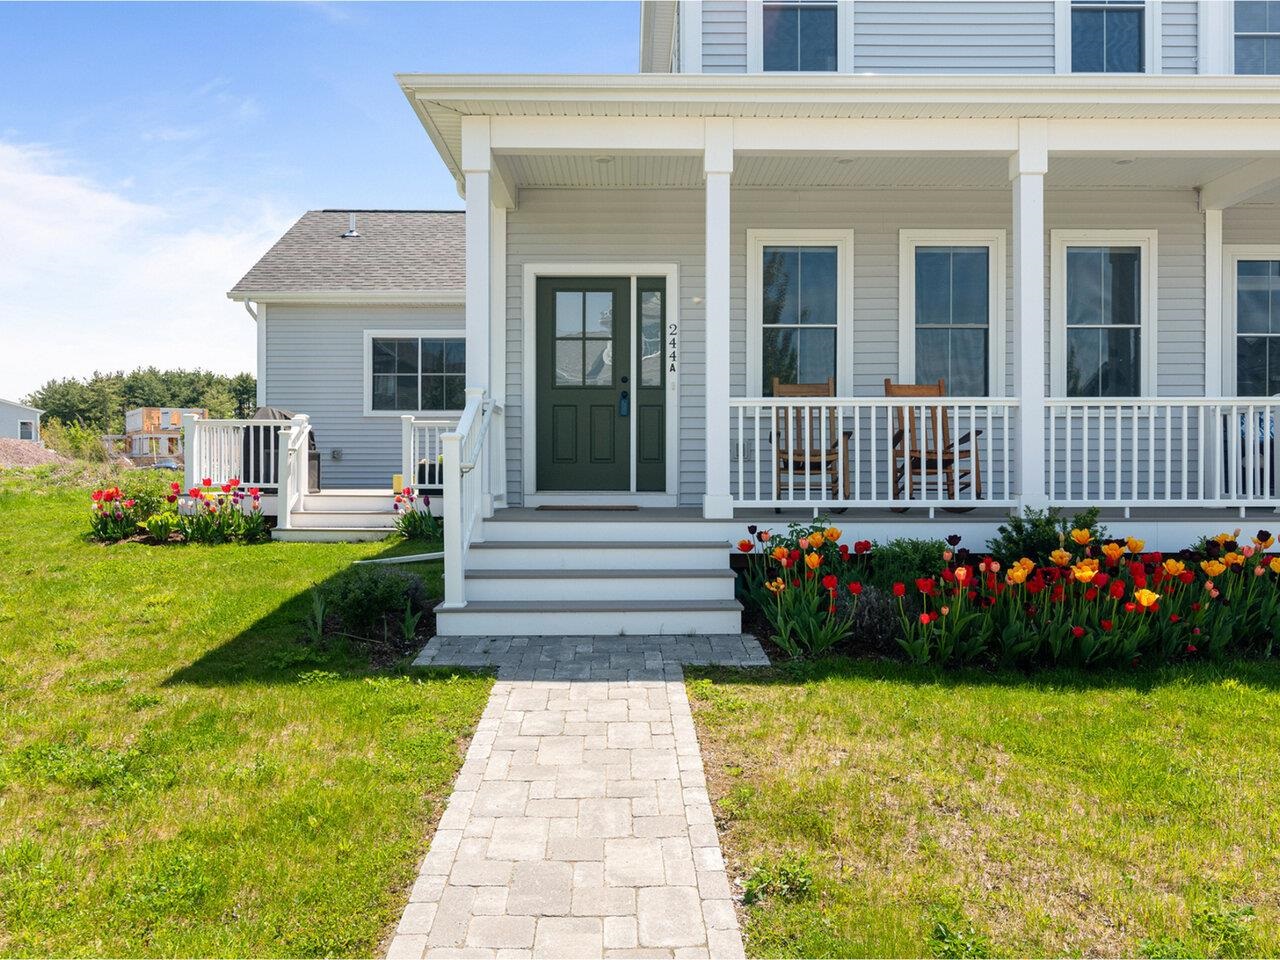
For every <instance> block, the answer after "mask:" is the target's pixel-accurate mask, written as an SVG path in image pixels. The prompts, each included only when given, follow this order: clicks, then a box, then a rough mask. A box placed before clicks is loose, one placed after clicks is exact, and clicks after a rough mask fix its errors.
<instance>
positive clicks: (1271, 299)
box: [1229, 250, 1280, 397]
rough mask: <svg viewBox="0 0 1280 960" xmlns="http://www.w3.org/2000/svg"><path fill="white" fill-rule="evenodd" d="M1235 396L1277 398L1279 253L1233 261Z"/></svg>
mask: <svg viewBox="0 0 1280 960" xmlns="http://www.w3.org/2000/svg"><path fill="white" fill-rule="evenodd" d="M1232 261H1233V262H1234V269H1235V277H1234V280H1235V304H1234V320H1235V323H1234V328H1235V329H1234V339H1235V343H1234V344H1232V345H1231V348H1232V349H1231V350H1230V352H1229V357H1230V362H1232V363H1234V365H1235V391H1234V392H1235V394H1236V395H1237V396H1242V397H1270V396H1275V395H1276V394H1280V250H1277V251H1275V254H1274V256H1273V255H1271V254H1265V255H1262V256H1257V255H1254V254H1253V253H1250V254H1248V255H1241V256H1238V257H1233V258H1232Z"/></svg>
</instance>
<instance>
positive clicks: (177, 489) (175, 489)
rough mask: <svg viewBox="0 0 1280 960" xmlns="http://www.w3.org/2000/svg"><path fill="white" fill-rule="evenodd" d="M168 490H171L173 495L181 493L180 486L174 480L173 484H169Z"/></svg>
mask: <svg viewBox="0 0 1280 960" xmlns="http://www.w3.org/2000/svg"><path fill="white" fill-rule="evenodd" d="M169 489H170V490H172V491H173V492H174V493H181V492H182V484H180V483H179V482H178V481H177V480H175V481H173V483H171V484H169Z"/></svg>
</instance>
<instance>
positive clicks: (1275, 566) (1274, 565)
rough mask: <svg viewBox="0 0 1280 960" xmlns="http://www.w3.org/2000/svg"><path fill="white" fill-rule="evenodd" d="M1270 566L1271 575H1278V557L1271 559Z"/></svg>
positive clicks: (1279, 563)
mask: <svg viewBox="0 0 1280 960" xmlns="http://www.w3.org/2000/svg"><path fill="white" fill-rule="evenodd" d="M1270 566H1271V572H1272V573H1280V557H1272V558H1271V564H1270Z"/></svg>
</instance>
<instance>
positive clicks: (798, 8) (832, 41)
mask: <svg viewBox="0 0 1280 960" xmlns="http://www.w3.org/2000/svg"><path fill="white" fill-rule="evenodd" d="M836 34H837V30H836V4H834V3H830V2H820V0H784V2H769V3H766V4H765V5H764V28H763V31H762V37H763V53H764V69H765V70H775V71H777V70H790V71H802V70H804V71H832V70H836V69H837V61H838V57H837V49H838V39H839V38H838V37H837V35H836Z"/></svg>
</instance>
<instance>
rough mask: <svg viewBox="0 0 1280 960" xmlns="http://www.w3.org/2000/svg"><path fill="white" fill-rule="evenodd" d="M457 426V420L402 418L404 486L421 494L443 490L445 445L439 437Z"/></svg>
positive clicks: (401, 437)
mask: <svg viewBox="0 0 1280 960" xmlns="http://www.w3.org/2000/svg"><path fill="white" fill-rule="evenodd" d="M457 423H458V421H457V419H456V418H442V419H436V420H424V419H419V418H418V417H413V416H408V415H406V416H403V417H401V418H400V429H401V435H400V473H401V476H402V477H403V478H404V485H405V486H407V487H413V488H414V489H415V490H419V491H421V490H424V489H425V490H437V491H438V490H441V489H442V488H443V486H444V443H443V442H442V440H441V439H440V438H441V437H443V436H444V434H445V433H447V432H448V431H450V430H452V429H453V428H454V427H455V426H456V425H457Z"/></svg>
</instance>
